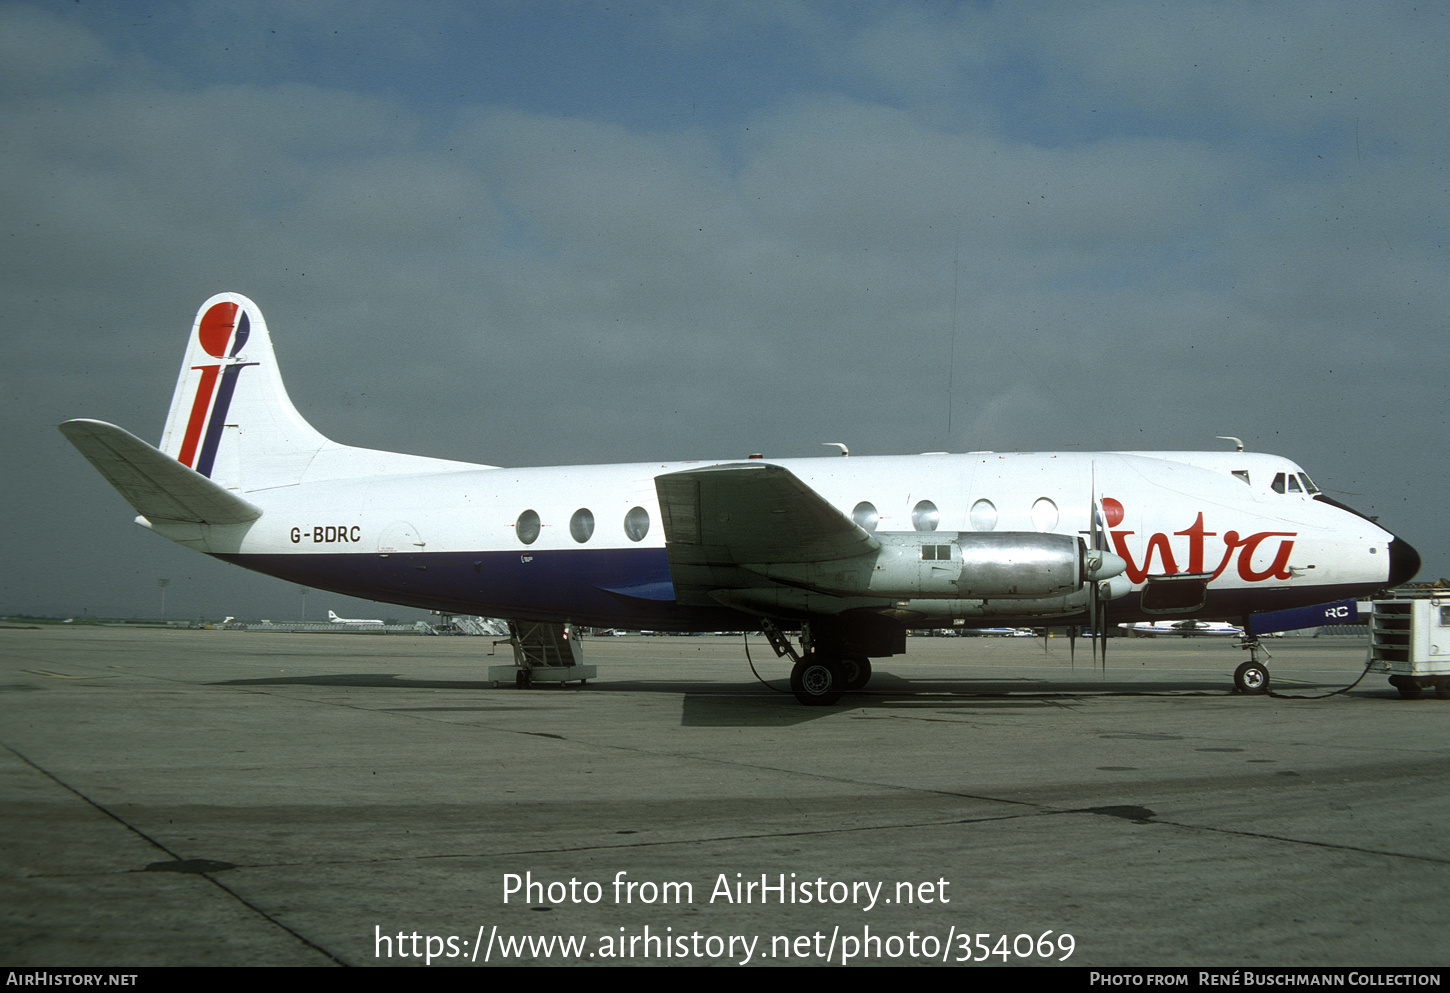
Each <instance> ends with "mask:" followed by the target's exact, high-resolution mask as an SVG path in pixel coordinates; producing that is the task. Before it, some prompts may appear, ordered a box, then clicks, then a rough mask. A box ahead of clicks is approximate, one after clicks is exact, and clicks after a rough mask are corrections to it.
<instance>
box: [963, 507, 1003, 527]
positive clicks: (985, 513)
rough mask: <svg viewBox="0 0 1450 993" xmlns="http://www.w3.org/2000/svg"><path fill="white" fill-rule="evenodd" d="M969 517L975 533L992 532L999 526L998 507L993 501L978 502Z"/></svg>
mask: <svg viewBox="0 0 1450 993" xmlns="http://www.w3.org/2000/svg"><path fill="white" fill-rule="evenodd" d="M968 517H969V518H970V519H971V522H972V530H973V531H990V530H992V529H993V528H994V527H996V526H997V505H996V504H994V503H993V502H992V501H991V500H978V501H977V502H976V503H974V504H972V510H971V513H970V514H968Z"/></svg>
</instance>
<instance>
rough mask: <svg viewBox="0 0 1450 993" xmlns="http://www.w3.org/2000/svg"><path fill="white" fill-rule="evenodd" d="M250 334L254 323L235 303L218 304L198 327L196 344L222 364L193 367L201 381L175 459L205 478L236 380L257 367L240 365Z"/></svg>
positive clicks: (219, 440)
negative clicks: (242, 373)
mask: <svg viewBox="0 0 1450 993" xmlns="http://www.w3.org/2000/svg"><path fill="white" fill-rule="evenodd" d="M251 330H252V322H251V319H250V318H249V317H248V316H247V312H246V311H245V310H242V308H241V307H239V306H238V305H237V304H234V303H219V304H216V305H215V306H213V307H211V308H210V309H209V310H207V312H206V313H205V314H203V315H202V317H201V320H200V321H199V322H198V324H197V328H196V338H197V343H198V344H200V345H201V347H202V350H203V351H205V352H206V353H207V354H208V355H210V356H212V357H213V358H217V359H221V362H220V363H218V364H216V365H198V366H192V367H191V368H192V370H193V371H195V372H200V373H201V377H200V380H199V381H198V382H197V386H196V396H195V398H194V399H193V400H192V402H191V416H190V417H189V418H188V419H187V422H186V434H185V435H184V436H183V437H182V441H181V451H180V452H179V453H178V454H177V456H176V459H177V461H178V462H180V463H181V464H182V465H185V466H190V467H191V468H193V469H195V470H196V471H197V472H199V473H201V474H202V475H203V476H210V475H211V470H212V465H213V464H214V463H215V461H216V453H217V447H218V446H219V445H220V444H221V440H222V431H223V430H224V429H225V428H226V420H227V410H228V409H229V408H230V407H231V405H232V395H233V393H235V392H236V388H237V376H238V375H240V374H241V371H242V370H243V369H244V368H246V367H247V366H249V365H256V364H257V363H255V362H241V361H238V359H239V358H240V357H241V350H242V346H243V345H245V344H246V343H247V338H248V337H249V336H250V335H251ZM228 346H230V348H229V347H228ZM203 427H205V429H206V433H205V435H203V433H202V428H203ZM198 445H199V446H200V450H199V451H198Z"/></svg>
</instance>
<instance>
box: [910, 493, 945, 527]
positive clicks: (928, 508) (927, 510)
mask: <svg viewBox="0 0 1450 993" xmlns="http://www.w3.org/2000/svg"><path fill="white" fill-rule="evenodd" d="M940 523H941V511H939V510H937V509H936V504H934V503H932V502H931V501H930V500H923V501H921V503H919V504H917V505H916V506H915V507H913V508H911V526H912V527H914V528H916V529H917V530H918V531H935V530H936V526H937V525H938V524H940Z"/></svg>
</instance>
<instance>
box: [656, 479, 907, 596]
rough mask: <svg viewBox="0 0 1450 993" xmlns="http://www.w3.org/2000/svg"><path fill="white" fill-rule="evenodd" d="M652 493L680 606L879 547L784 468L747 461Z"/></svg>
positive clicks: (666, 482)
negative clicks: (768, 573) (782, 569)
mask: <svg viewBox="0 0 1450 993" xmlns="http://www.w3.org/2000/svg"><path fill="white" fill-rule="evenodd" d="M655 491H656V493H657V494H658V495H659V500H660V513H661V516H662V518H663V524H664V530H665V550H666V553H667V554H668V556H669V562H670V573H671V576H672V578H673V580H674V586H675V593H676V597H677V599H679V600H680V601H681V602H696V601H698V602H713V601H710V600H709V597H708V594H709V592H710V591H712V590H721V589H740V588H743V587H752V586H761V585H769V584H768V581H766V580H763V578H762V576H761V575H760V573H761V572H762V571H763V570H762V567H768V566H771V565H788V564H801V563H813V562H835V561H841V560H847V559H856V558H859V557H861V556H864V555H870V554H872V553H874V552H876V551H877V550H879V549H880V547H881V544H880V542H878V541H877V540H876V539H875V538H874V537H872V536H871V534H870V533H869V532H867V531H866V530H865V529H863V528H862V527H860V526H859V525H858V524H856V522H855V521H853V520H851V518H849V517H847V516H846V515H845V514H843V513H841V511H839V510H837V509H836V508H835V507H833V506H832V505H831V504H830V503H828V502H827V501H826V499H825V498H824V497H822V496H821V495H820V494H819V493H817V492H816V491H815V490H813V489H811V488H810V487H809V486H807V485H806V484H805V483H803V482H801V480H800V479H799V478H797V477H796V476H795V475H794V474H793V473H792V472H791V471H790V470H788V469H786V468H784V467H782V466H777V465H770V464H768V463H765V462H744V463H733V464H729V465H719V466H710V467H709V468H705V469H689V470H686V471H684V472H672V473H668V474H666V475H662V476H657V477H655ZM741 567H749V570H748V571H746V570H745V569H743V568H741Z"/></svg>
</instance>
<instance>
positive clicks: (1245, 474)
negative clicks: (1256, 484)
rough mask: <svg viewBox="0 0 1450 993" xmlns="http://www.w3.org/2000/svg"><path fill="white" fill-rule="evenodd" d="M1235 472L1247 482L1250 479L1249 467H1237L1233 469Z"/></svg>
mask: <svg viewBox="0 0 1450 993" xmlns="http://www.w3.org/2000/svg"><path fill="white" fill-rule="evenodd" d="M1233 474H1234V475H1235V476H1237V477H1238V478H1240V479H1242V480H1243V481H1244V482H1246V483H1247V482H1248V481H1249V470H1247V469H1235V470H1234V471H1233ZM1250 485H1253V484H1252V483H1250Z"/></svg>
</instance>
